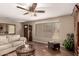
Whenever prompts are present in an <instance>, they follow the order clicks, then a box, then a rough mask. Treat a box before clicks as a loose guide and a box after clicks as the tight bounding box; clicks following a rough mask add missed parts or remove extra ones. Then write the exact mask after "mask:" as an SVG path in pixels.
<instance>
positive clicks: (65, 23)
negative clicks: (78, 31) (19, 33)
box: [23, 15, 74, 44]
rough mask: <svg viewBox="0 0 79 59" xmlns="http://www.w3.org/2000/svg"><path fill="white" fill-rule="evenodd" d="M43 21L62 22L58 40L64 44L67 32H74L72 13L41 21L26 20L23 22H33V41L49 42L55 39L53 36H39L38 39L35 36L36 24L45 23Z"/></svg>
mask: <svg viewBox="0 0 79 59" xmlns="http://www.w3.org/2000/svg"><path fill="white" fill-rule="evenodd" d="M43 22H60V38H59V39H58V41H59V42H60V43H61V44H63V41H64V40H65V38H66V34H67V33H74V19H73V17H72V16H71V15H66V16H62V17H56V18H50V19H45V20H41V21H33V22H25V23H23V24H31V25H32V26H33V31H32V33H33V34H32V35H33V41H38V42H43V43H47V42H48V41H51V40H53V39H51V38H39V39H37V38H36V36H35V24H37V23H43Z"/></svg>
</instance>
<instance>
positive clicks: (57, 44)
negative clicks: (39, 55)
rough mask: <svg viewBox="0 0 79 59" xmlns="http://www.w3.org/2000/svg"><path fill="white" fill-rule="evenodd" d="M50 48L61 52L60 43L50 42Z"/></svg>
mask: <svg viewBox="0 0 79 59" xmlns="http://www.w3.org/2000/svg"><path fill="white" fill-rule="evenodd" d="M48 48H52V49H54V50H60V43H55V42H48Z"/></svg>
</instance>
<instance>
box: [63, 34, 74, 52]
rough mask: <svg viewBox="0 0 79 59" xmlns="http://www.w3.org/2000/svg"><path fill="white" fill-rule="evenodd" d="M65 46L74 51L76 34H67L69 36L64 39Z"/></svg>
mask: <svg viewBox="0 0 79 59" xmlns="http://www.w3.org/2000/svg"><path fill="white" fill-rule="evenodd" d="M64 47H65V48H66V49H67V50H70V51H73V50H74V34H73V33H71V34H69V33H68V34H67V38H66V39H65V40H64Z"/></svg>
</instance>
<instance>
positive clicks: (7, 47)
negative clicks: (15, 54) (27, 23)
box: [0, 35, 26, 55]
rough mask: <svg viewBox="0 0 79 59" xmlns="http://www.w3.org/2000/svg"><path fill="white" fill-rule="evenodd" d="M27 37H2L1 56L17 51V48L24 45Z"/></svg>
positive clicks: (0, 44) (0, 36)
mask: <svg viewBox="0 0 79 59" xmlns="http://www.w3.org/2000/svg"><path fill="white" fill-rule="evenodd" d="M25 42H26V38H25V37H20V35H0V55H5V54H7V53H9V52H12V51H14V50H16V48H17V47H19V46H21V45H24V44H25Z"/></svg>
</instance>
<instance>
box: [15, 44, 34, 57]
mask: <svg viewBox="0 0 79 59" xmlns="http://www.w3.org/2000/svg"><path fill="white" fill-rule="evenodd" d="M16 54H17V56H31V55H33V56H34V55H35V49H34V48H33V46H32V45H29V47H28V48H26V47H25V45H22V46H20V47H18V48H17V49H16Z"/></svg>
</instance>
